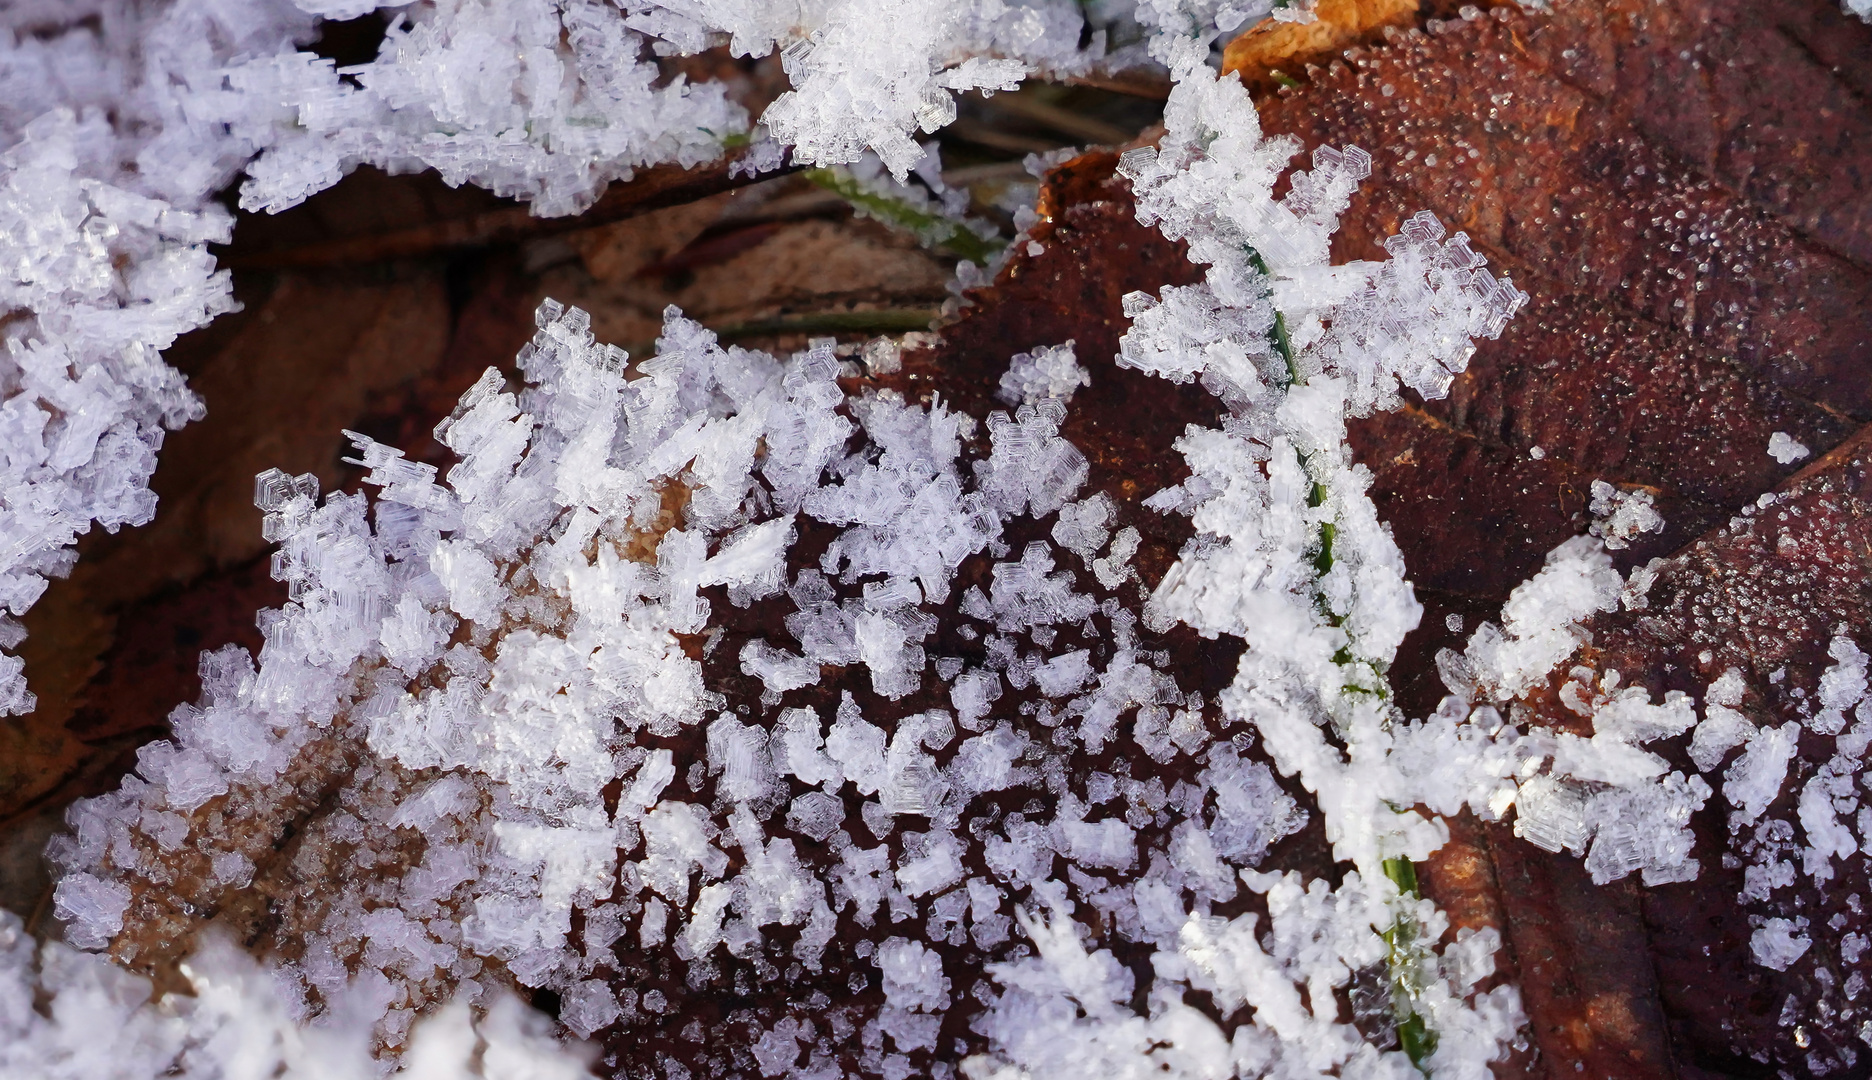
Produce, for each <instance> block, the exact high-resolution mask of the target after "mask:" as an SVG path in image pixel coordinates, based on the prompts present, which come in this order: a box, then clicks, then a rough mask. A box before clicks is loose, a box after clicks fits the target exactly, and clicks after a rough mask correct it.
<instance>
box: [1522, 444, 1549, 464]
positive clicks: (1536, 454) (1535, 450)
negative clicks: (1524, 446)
mask: <svg viewBox="0 0 1872 1080" xmlns="http://www.w3.org/2000/svg"><path fill="white" fill-rule="evenodd" d="M1527 456H1528V457H1531V458H1533V459H1534V460H1535V461H1539V460H1541V459H1542V458H1544V457H1546V456H1547V451H1545V450H1542V449H1541V448H1540V447H1538V446H1530V447H1528V452H1527Z"/></svg>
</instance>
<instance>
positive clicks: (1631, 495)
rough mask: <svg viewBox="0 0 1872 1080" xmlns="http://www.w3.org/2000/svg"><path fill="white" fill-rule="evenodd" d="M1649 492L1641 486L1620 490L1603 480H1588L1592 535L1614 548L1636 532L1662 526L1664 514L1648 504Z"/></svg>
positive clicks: (1629, 538)
mask: <svg viewBox="0 0 1872 1080" xmlns="http://www.w3.org/2000/svg"><path fill="white" fill-rule="evenodd" d="M1652 498H1653V496H1652V494H1651V492H1649V491H1644V490H1632V491H1624V490H1621V489H1619V488H1616V487H1613V486H1612V485H1611V484H1608V483H1606V482H1605V481H1604V480H1594V481H1593V482H1592V504H1591V505H1590V506H1589V507H1587V509H1588V510H1590V511H1591V512H1592V516H1593V526H1592V531H1593V535H1595V536H1597V537H1599V538H1601V539H1603V540H1604V541H1605V546H1606V547H1607V548H1609V549H1611V550H1613V551H1617V550H1619V549H1621V548H1623V547H1625V546H1626V545H1628V544H1629V543H1630V542H1631V540H1632V538H1633V537H1635V536H1637V535H1638V534H1639V533H1650V532H1658V531H1660V530H1662V529H1663V528H1664V515H1662V514H1660V513H1658V512H1657V508H1656V507H1655V506H1653V505H1652Z"/></svg>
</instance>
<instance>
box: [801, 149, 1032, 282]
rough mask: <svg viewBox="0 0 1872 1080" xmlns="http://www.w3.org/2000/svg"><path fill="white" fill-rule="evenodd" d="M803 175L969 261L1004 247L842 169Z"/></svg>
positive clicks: (985, 257) (982, 259)
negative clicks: (869, 184)
mask: <svg viewBox="0 0 1872 1080" xmlns="http://www.w3.org/2000/svg"><path fill="white" fill-rule="evenodd" d="M804 175H805V177H806V179H808V180H810V181H812V182H813V183H815V184H817V185H819V186H820V187H822V188H825V189H826V190H827V191H830V192H832V193H833V194H834V195H837V196H838V197H839V198H841V199H844V200H845V201H846V202H848V203H851V204H852V206H854V207H856V208H857V209H859V210H861V211H863V212H864V213H865V214H867V215H869V216H870V217H873V218H876V219H877V220H879V221H881V222H883V223H884V224H886V225H890V226H892V227H894V228H899V229H902V230H904V231H905V232H908V233H912V234H914V235H915V236H916V237H917V238H918V239H919V240H921V241H922V242H923V243H925V244H928V245H929V246H931V247H938V248H944V249H946V250H948V251H951V252H954V253H955V254H957V255H959V256H961V257H962V258H964V259H968V260H970V261H971V262H975V263H986V262H987V261H988V259H989V257H990V256H992V255H993V254H994V253H995V252H997V251H1000V250H1001V249H1002V248H1003V247H1005V246H1007V245H1006V244H1005V243H1003V242H1000V241H998V240H988V239H984V238H983V237H981V236H978V235H976V234H975V233H974V232H973V231H971V230H970V229H969V228H968V227H967V226H966V225H963V224H962V223H961V222H959V221H952V220H950V219H949V218H946V217H943V216H942V215H941V214H936V213H932V212H931V211H929V210H925V209H923V208H921V207H917V206H912V205H911V204H909V203H908V202H905V201H904V200H902V199H893V198H891V197H890V196H888V195H880V194H878V193H877V192H875V191H872V190H871V189H870V188H867V187H865V186H864V185H863V184H861V183H859V182H858V178H857V177H855V176H853V175H851V173H849V172H846V171H845V170H843V169H807V170H806V172H805V174H804Z"/></svg>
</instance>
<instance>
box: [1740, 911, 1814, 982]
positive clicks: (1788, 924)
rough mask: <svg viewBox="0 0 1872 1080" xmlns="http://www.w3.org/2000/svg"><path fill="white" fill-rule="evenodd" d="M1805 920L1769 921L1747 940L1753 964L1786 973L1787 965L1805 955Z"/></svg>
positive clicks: (1808, 941) (1808, 942)
mask: <svg viewBox="0 0 1872 1080" xmlns="http://www.w3.org/2000/svg"><path fill="white" fill-rule="evenodd" d="M1806 929H1807V920H1806V919H1793V920H1789V919H1769V920H1768V921H1767V922H1766V923H1765V924H1763V925H1762V926H1761V928H1760V929H1758V930H1756V931H1755V933H1754V934H1753V935H1752V936H1750V938H1749V951H1750V952H1752V953H1754V954H1755V962H1756V963H1757V964H1760V965H1761V966H1763V967H1765V968H1773V969H1774V970H1776V971H1786V970H1787V969H1788V965H1789V964H1792V963H1793V962H1794V961H1796V960H1799V959H1800V958H1801V957H1802V956H1804V955H1806V953H1807V947H1808V946H1809V945H1812V944H1813V942H1812V941H1810V940H1808V938H1807V934H1806Z"/></svg>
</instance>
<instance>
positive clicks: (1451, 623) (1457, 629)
mask: <svg viewBox="0 0 1872 1080" xmlns="http://www.w3.org/2000/svg"><path fill="white" fill-rule="evenodd" d="M1443 625H1444V626H1445V627H1448V628H1449V632H1450V633H1452V634H1460V633H1462V628H1463V619H1462V616H1461V615H1458V614H1457V613H1455V612H1454V611H1452V612H1450V613H1449V614H1448V615H1445V616H1443Z"/></svg>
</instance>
